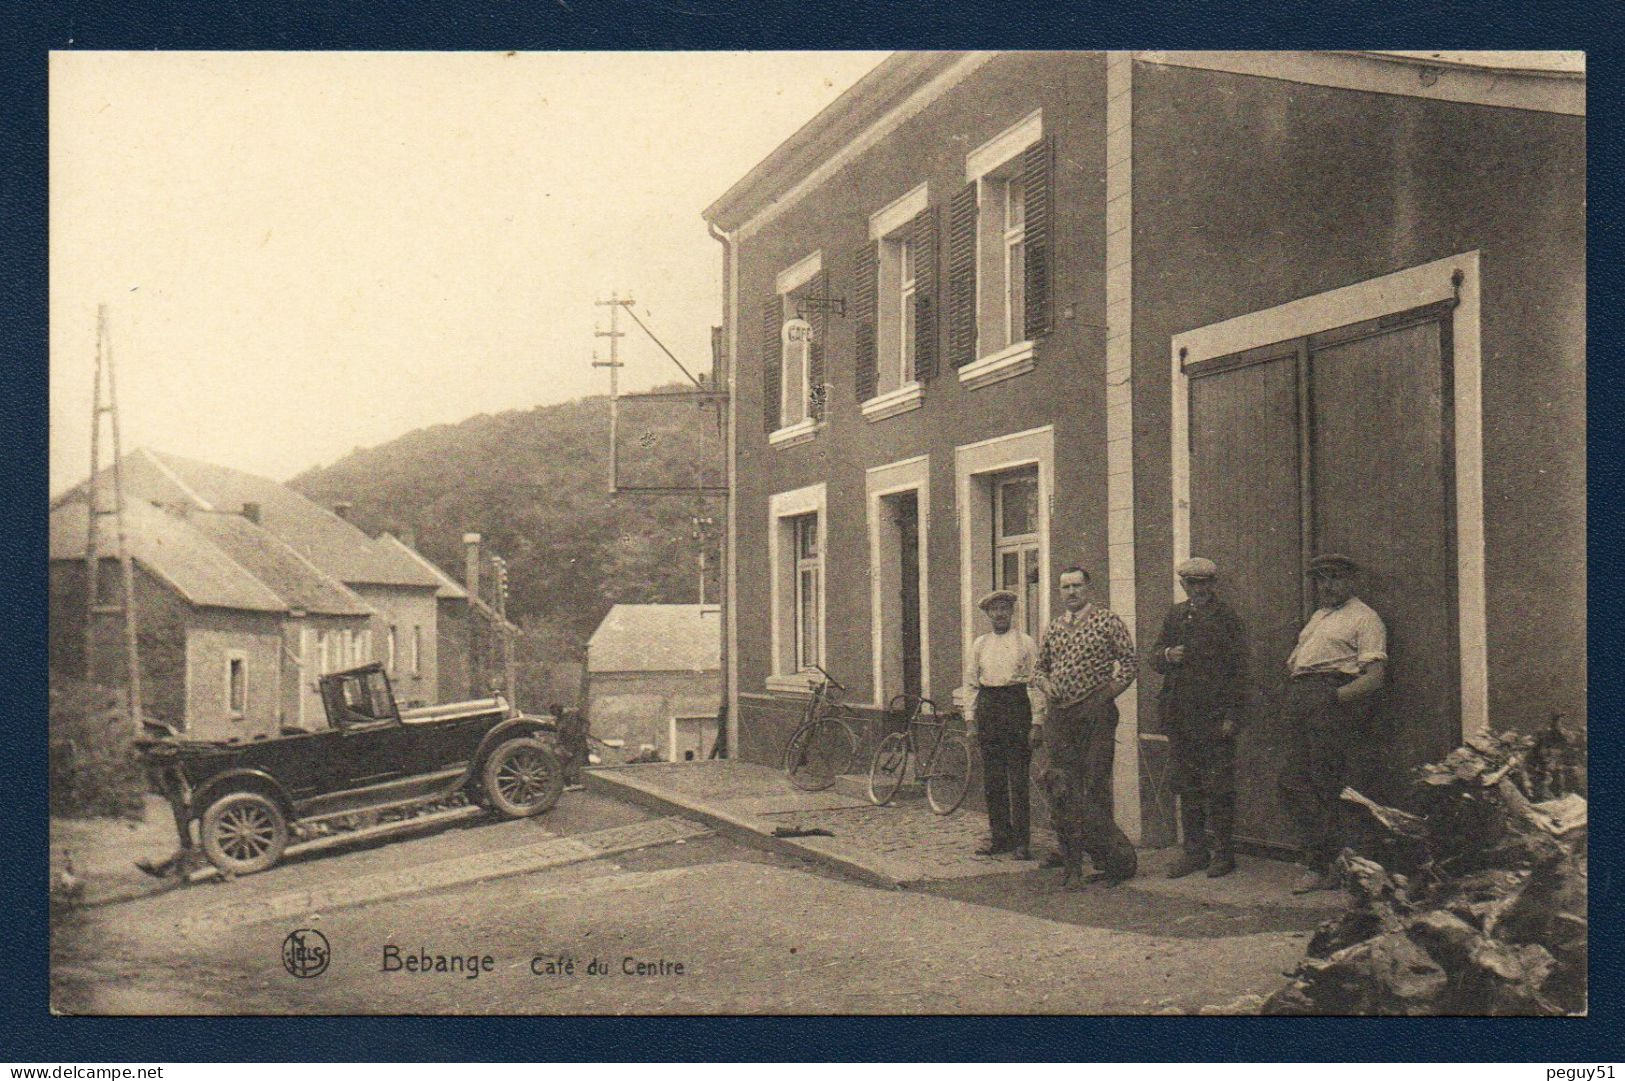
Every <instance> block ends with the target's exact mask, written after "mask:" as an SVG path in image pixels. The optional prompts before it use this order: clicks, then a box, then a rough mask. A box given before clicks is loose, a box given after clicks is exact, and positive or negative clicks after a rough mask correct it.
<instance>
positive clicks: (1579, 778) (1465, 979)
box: [1263, 718, 1587, 1015]
mask: <svg viewBox="0 0 1625 1081" xmlns="http://www.w3.org/2000/svg"><path fill="white" fill-rule="evenodd" d="M1573 751H1574V747H1573V743H1572V741H1571V740H1570V739H1569V737H1568V736H1567V734H1566V733H1565V732H1564V731H1563V730H1562V728H1561V727H1560V725H1559V723H1558V720H1557V719H1556V718H1554V719H1553V721H1552V725H1551V727H1550V728H1549V729H1548V730H1547V731H1545V732H1543V733H1542V734H1540V735H1539V736H1526V735H1520V734H1518V733H1514V732H1506V733H1503V734H1501V735H1500V736H1492V735H1488V734H1485V735H1480V736H1474V737H1471V738H1469V739H1468V741H1467V743H1466V744H1465V745H1464V746H1461V747H1458V748H1456V750H1454V751H1452V752H1451V753H1450V754H1449V755H1448V756H1446V757H1445V758H1444V759H1443V760H1442V761H1440V762H1436V763H1432V764H1429V765H1426V766H1423V767H1422V768H1421V769H1420V770H1419V771H1418V775H1417V777H1416V780H1415V782H1414V784H1413V785H1412V786H1411V798H1410V799H1408V800H1407V802H1408V803H1411V804H1413V806H1412V807H1411V808H1410V809H1400V808H1397V807H1388V806H1383V805H1381V804H1378V803H1375V802H1373V801H1371V800H1369V799H1367V798H1365V797H1364V796H1362V795H1361V794H1360V793H1359V792H1356V791H1355V790H1353V789H1344V791H1343V800H1344V803H1345V805H1346V806H1347V808H1348V809H1349V811H1350V814H1351V817H1353V818H1357V819H1358V821H1359V832H1358V836H1359V840H1358V841H1357V842H1356V843H1355V844H1354V845H1352V846H1351V847H1349V848H1346V849H1344V851H1343V853H1342V855H1341V857H1340V858H1339V861H1338V862H1339V869H1340V870H1341V872H1342V874H1343V879H1344V884H1345V886H1346V888H1347V890H1348V893H1349V897H1350V904H1349V907H1348V909H1347V910H1346V911H1344V912H1343V913H1342V914H1341V915H1339V916H1337V917H1336V918H1334V919H1332V920H1329V921H1328V922H1326V923H1324V924H1322V925H1321V927H1320V928H1319V930H1317V931H1316V933H1315V935H1314V937H1313V939H1311V941H1310V943H1309V949H1308V956H1306V957H1305V958H1304V959H1303V960H1302V961H1301V962H1300V963H1299V964H1298V966H1297V968H1296V969H1295V970H1294V971H1293V972H1291V973H1289V976H1290V977H1291V980H1290V982H1289V983H1288V984H1287V986H1285V987H1283V988H1282V989H1281V990H1279V991H1277V992H1276V993H1275V994H1274V995H1272V996H1271V997H1270V998H1269V1000H1268V1001H1267V1002H1266V1003H1265V1004H1264V1008H1263V1012H1264V1013H1267V1014H1406V1015H1423V1014H1458V1015H1459V1014H1491V1015H1515V1014H1524V1015H1527V1014H1575V1013H1583V1012H1584V1011H1585V1009H1586V945H1587V920H1586V866H1587V857H1586V801H1585V798H1584V796H1583V795H1581V794H1580V790H1583V787H1584V784H1585V774H1584V766H1583V764H1581V765H1576V764H1574V761H1573V760H1574V754H1573ZM1580 762H1581V763H1583V758H1581V759H1580Z"/></svg>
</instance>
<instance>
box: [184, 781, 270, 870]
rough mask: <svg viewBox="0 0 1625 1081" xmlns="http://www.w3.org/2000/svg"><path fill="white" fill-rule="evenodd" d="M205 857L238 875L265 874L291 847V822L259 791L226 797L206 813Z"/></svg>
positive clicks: (216, 802) (236, 793) (204, 824)
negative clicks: (289, 844)
mask: <svg viewBox="0 0 1625 1081" xmlns="http://www.w3.org/2000/svg"><path fill="white" fill-rule="evenodd" d="M202 834H203V854H204V855H206V856H208V857H209V862H210V863H212V864H214V865H215V866H216V867H218V868H219V869H220V870H222V871H225V872H227V873H229V874H234V875H251V874H253V873H254V872H256V871H263V870H265V869H266V868H268V867H270V866H272V865H273V864H275V863H276V861H277V860H279V859H281V858H282V852H283V850H284V849H286V848H287V847H288V819H287V817H286V816H285V815H283V813H282V808H280V807H278V806H277V805H276V803H275V802H274V801H272V800H270V799H268V798H267V797H265V796H262V795H260V794H259V793H257V792H234V793H232V794H231V795H229V796H222V797H221V798H220V799H218V800H215V801H214V803H213V804H211V805H210V806H209V809H208V810H207V811H205V812H204V814H203V829H202Z"/></svg>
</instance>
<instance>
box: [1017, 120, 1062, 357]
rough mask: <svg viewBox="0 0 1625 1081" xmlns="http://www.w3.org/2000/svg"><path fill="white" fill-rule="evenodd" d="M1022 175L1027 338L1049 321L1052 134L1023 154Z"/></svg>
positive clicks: (1046, 330) (1035, 335) (1052, 282)
mask: <svg viewBox="0 0 1625 1081" xmlns="http://www.w3.org/2000/svg"><path fill="white" fill-rule="evenodd" d="M1022 159H1023V160H1022V163H1021V179H1022V183H1023V185H1024V186H1025V187H1026V192H1027V228H1026V248H1025V257H1026V278H1027V281H1026V305H1025V309H1026V310H1025V311H1024V312H1023V313H1022V321H1023V323H1024V324H1025V328H1026V335H1027V340H1029V341H1032V340H1035V339H1037V338H1042V337H1043V336H1044V335H1046V334H1048V333H1049V332H1050V327H1051V325H1052V318H1051V315H1052V311H1053V308H1054V304H1053V296H1052V294H1053V292H1054V288H1055V276H1054V268H1055V258H1054V241H1055V215H1054V212H1053V208H1052V206H1051V199H1050V187H1051V174H1052V172H1053V171H1054V162H1055V136H1053V135H1046V136H1044V137H1043V138H1042V139H1040V140H1038V142H1036V143H1034V144H1033V145H1032V146H1029V147H1028V148H1027V150H1026V152H1025V154H1023V155H1022Z"/></svg>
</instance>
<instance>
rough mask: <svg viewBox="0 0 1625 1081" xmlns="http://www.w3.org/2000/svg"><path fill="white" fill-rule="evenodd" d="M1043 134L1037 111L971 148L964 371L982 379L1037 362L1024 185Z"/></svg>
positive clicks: (965, 377)
mask: <svg viewBox="0 0 1625 1081" xmlns="http://www.w3.org/2000/svg"><path fill="white" fill-rule="evenodd" d="M1043 134H1044V118H1043V112H1042V110H1038V111H1035V112H1033V113H1031V114H1029V115H1028V116H1026V117H1024V118H1023V119H1022V120H1021V121H1019V122H1018V123H1016V124H1013V125H1011V126H1010V127H1009V128H1006V129H1005V130H1004V131H1002V132H1000V133H999V134H998V135H996V136H994V137H993V138H992V139H990V140H988V141H987V142H986V143H983V144H982V145H981V146H979V147H977V148H976V149H975V150H973V151H971V153H970V154H969V155H967V156H966V158H965V179H966V181H968V182H973V183H975V184H976V206H977V212H976V357H977V359H976V360H975V361H974V362H972V363H970V364H966V365H964V366H963V367H961V368H960V370H959V379H960V382H961V383H963V384H969V385H972V386H981V385H985V384H987V383H990V382H996V381H998V380H999V379H1005V378H1009V377H1010V376H1012V375H1019V374H1020V373H1021V372H1023V371H1027V370H1029V369H1030V368H1031V367H1032V360H1033V343H1032V342H1031V341H1030V340H1029V339H1028V337H1027V330H1026V308H1027V296H1026V285H1027V191H1026V184H1025V181H1024V179H1023V169H1024V160H1023V159H1024V154H1025V152H1026V150H1027V148H1028V147H1030V146H1032V145H1033V144H1034V143H1036V142H1037V141H1038V140H1039V139H1041V138H1042V137H1043Z"/></svg>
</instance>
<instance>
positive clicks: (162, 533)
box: [50, 499, 288, 612]
mask: <svg viewBox="0 0 1625 1081" xmlns="http://www.w3.org/2000/svg"><path fill="white" fill-rule="evenodd" d="M87 524H88V523H87V522H86V520H85V503H84V501H83V500H82V499H77V500H68V501H61V500H59V501H58V504H57V506H56V507H54V508H53V509H52V511H51V522H50V558H51V559H53V560H60V559H83V558H84V557H85V542H86V532H87V528H86V527H87ZM102 525H103V526H105V527H106V532H105V533H103V536H104V537H105V538H106V543H105V545H98V547H99V548H101V550H102V551H103V552H105V553H107V554H108V555H111V554H113V553H114V552H116V551H117V550H118V549H117V543H118V541H117V537H116V535H115V534H114V532H113V531H114V528H115V519H113V518H112V517H108V518H104V519H103V520H102ZM98 528H100V527H98ZM125 536H126V537H127V539H128V541H129V548H130V556H131V557H132V558H133V559H135V560H136V562H138V563H140V564H141V566H143V567H144V568H146V569H147V570H148V571H149V572H151V573H152V574H154V575H156V576H157V577H158V578H160V579H161V580H163V581H165V582H167V583H168V584H169V585H170V587H171V588H173V589H174V590H175V591H176V592H177V593H179V594H180V595H181V596H182V597H183V598H185V599H186V600H187V601H189V602H190V603H192V604H195V605H198V606H199V607H205V608H236V609H242V610H247V611H251V612H285V611H287V609H288V604H287V602H286V601H284V600H283V598H281V597H280V596H278V595H277V594H276V593H275V592H273V591H272V590H271V588H270V587H269V586H267V585H266V584H265V583H264V582H261V581H260V580H259V579H258V578H256V577H255V576H254V575H253V574H251V573H249V571H248V570H247V569H245V568H244V567H243V566H242V565H241V564H239V563H238V562H236V561H235V560H234V559H232V558H231V557H230V556H228V555H227V554H226V553H225V552H224V551H222V550H221V548H220V547H219V546H218V545H216V544H215V543H214V542H213V541H212V540H211V539H210V538H209V537H208V536H207V535H205V534H204V533H203V532H202V531H200V530H198V529H197V528H195V527H194V526H193V525H192V523H191V522H190V521H189V520H188V519H187V518H186V517H184V516H182V515H180V514H178V513H176V512H174V511H168V510H164V509H162V508H160V507H156V506H153V505H152V504H151V503H148V502H146V501H144V500H139V499H133V500H130V501H129V502H128V503H127V505H126V507H125Z"/></svg>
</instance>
